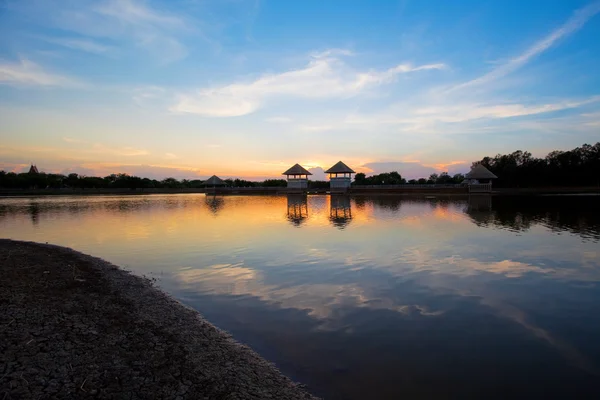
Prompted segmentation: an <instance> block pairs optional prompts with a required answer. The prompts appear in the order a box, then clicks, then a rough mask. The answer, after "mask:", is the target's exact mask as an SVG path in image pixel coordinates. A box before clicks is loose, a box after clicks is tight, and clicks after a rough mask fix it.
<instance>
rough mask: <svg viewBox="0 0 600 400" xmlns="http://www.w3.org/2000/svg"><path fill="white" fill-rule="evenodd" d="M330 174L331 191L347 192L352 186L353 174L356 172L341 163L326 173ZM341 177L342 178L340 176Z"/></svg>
mask: <svg viewBox="0 0 600 400" xmlns="http://www.w3.org/2000/svg"><path fill="white" fill-rule="evenodd" d="M325 173H326V174H329V187H330V189H331V191H332V192H333V191H346V190H348V189H349V188H350V185H351V184H352V174H354V173H355V172H354V171H353V170H352V168H350V167H349V166H347V165H346V164H344V163H343V162H341V161H338V163H337V164H335V165H334V166H333V167H331V168H329V169H328V170H327V171H325ZM340 175H341V176H340Z"/></svg>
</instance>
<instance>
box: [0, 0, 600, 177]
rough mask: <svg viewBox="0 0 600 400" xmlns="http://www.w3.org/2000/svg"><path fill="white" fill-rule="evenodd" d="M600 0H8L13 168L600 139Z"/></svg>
mask: <svg viewBox="0 0 600 400" xmlns="http://www.w3.org/2000/svg"><path fill="white" fill-rule="evenodd" d="M599 37H600V1H589V0H588V1H578V0H553V1H547V0H542V1H538V0H525V1H523V0H519V1H515V0H497V1H492V0H488V1H485V0H477V1H472V0H462V1H456V2H448V1H441V0H440V1H433V0H428V1H421V0H398V1H384V0H378V1H352V0H345V1H337V0H332V1H327V2H324V1H312V0H303V1H295V0H290V1H266V0H265V1H259V0H248V1H246V0H218V1H217V0H169V1H167V0H56V1H54V0H0V38H1V39H0V169H4V170H6V171H24V170H27V169H28V167H29V165H30V164H31V163H33V164H36V165H37V166H38V168H39V169H40V170H41V171H45V172H60V173H70V172H76V173H79V174H83V175H100V176H104V175H108V174H110V173H118V172H123V173H129V174H133V175H139V176H147V177H154V178H164V177H176V178H191V179H195V178H200V179H202V178H205V177H208V176H210V175H213V174H217V175H219V176H221V177H240V178H246V179H265V178H273V177H280V176H281V173H282V172H283V171H285V170H286V169H288V168H289V167H290V166H292V165H293V164H295V163H300V164H301V165H303V166H304V167H306V168H309V169H310V170H311V171H313V172H314V173H315V175H314V178H316V179H322V178H323V177H324V174H323V172H322V171H323V169H327V168H328V167H330V166H331V165H333V164H334V163H336V162H337V161H339V160H342V161H344V162H345V163H346V164H348V165H349V166H350V167H352V168H353V169H354V170H356V171H357V172H365V173H366V174H367V175H370V174H374V173H380V172H389V171H394V170H395V171H398V172H399V173H400V174H401V175H402V176H404V177H406V178H417V177H426V176H429V174H431V173H434V172H438V173H439V172H443V171H448V172H450V173H456V172H467V171H468V170H469V166H470V165H471V163H472V162H473V161H477V160H480V159H481V158H483V157H484V156H494V155H495V154H498V153H508V152H512V151H515V150H528V151H530V152H532V153H533V155H534V156H539V157H542V156H545V155H546V154H547V153H548V152H549V151H552V150H555V149H558V150H568V149H571V148H574V147H577V146H580V145H582V144H584V143H596V142H598V141H600V134H599V133H600V73H599V71H600V40H598V39H597V38H599Z"/></svg>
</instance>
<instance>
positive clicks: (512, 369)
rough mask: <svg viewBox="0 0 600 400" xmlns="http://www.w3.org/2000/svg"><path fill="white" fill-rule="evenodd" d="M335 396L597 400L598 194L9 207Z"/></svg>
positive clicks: (6, 206) (122, 200)
mask: <svg viewBox="0 0 600 400" xmlns="http://www.w3.org/2000/svg"><path fill="white" fill-rule="evenodd" d="M0 236H1V237H7V238H13V239H21V240H32V241H38V242H49V243H54V244H60V245H64V246H69V247H72V248H74V249H76V250H79V251H82V252H85V253H89V254H92V255H96V256H99V257H102V258H105V259H107V260H108V261H111V262H114V263H116V264H118V265H121V266H123V267H125V268H127V269H131V270H132V271H134V272H135V273H137V274H145V275H148V276H152V277H156V278H157V279H158V280H159V285H160V286H161V287H162V288H163V289H164V290H166V291H168V292H169V293H171V294H172V295H173V296H175V297H176V298H178V299H180V300H181V301H182V302H184V303H186V304H188V305H190V306H192V307H194V308H196V309H197V310H199V311H200V312H201V313H202V314H203V315H204V316H205V317H206V318H207V319H208V320H209V321H211V322H213V323H214V324H215V325H217V326H219V327H221V328H223V329H225V330H227V331H229V332H231V333H232V334H233V336H234V337H235V338H236V339H238V340H239V341H241V342H244V343H246V344H248V345H250V346H251V347H252V348H254V349H255V350H256V351H258V352H259V353H260V354H261V355H263V356H264V357H265V358H267V359H269V360H271V361H273V362H274V363H275V364H276V365H277V366H278V367H279V368H280V369H282V371H283V372H284V373H286V374H288V375H290V376H292V377H293V378H294V379H296V380H298V381H300V382H302V383H305V384H306V385H307V386H308V388H309V389H310V390H311V391H312V392H314V393H316V394H318V395H321V396H324V397H325V398H326V399H364V398H373V399H398V398H411V399H412V398H443V399H449V398H451V399H463V398H600V285H599V283H600V197H598V196H547V197H545V196H538V197H493V198H490V197H486V196H479V197H471V198H451V199H444V198H432V199H417V198H402V197H393V196H385V197H356V198H349V197H344V196H340V197H336V196H334V197H329V196H308V197H306V196H289V197H288V196H231V197H210V196H208V197H206V196H204V195H197V194H183V195H151V196H136V197H131V196H97V197H94V196H90V197H53V198H4V199H0Z"/></svg>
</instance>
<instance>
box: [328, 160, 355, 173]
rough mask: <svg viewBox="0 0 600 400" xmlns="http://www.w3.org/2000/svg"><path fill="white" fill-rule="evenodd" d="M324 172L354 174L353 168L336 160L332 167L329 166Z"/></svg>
mask: <svg viewBox="0 0 600 400" xmlns="http://www.w3.org/2000/svg"><path fill="white" fill-rule="evenodd" d="M325 173H326V174H355V173H356V172H354V170H353V169H352V168H350V167H349V166H347V165H346V164H344V163H343V162H341V161H338V162H337V163H336V164H335V165H334V166H333V167H331V168H329V169H328V170H327V171H325Z"/></svg>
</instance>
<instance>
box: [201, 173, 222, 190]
mask: <svg viewBox="0 0 600 400" xmlns="http://www.w3.org/2000/svg"><path fill="white" fill-rule="evenodd" d="M224 184H225V181H224V180H223V179H221V178H219V177H218V176H216V175H213V176H211V177H210V178H208V179H207V180H205V181H204V186H212V187H215V186H223V185H224Z"/></svg>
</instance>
